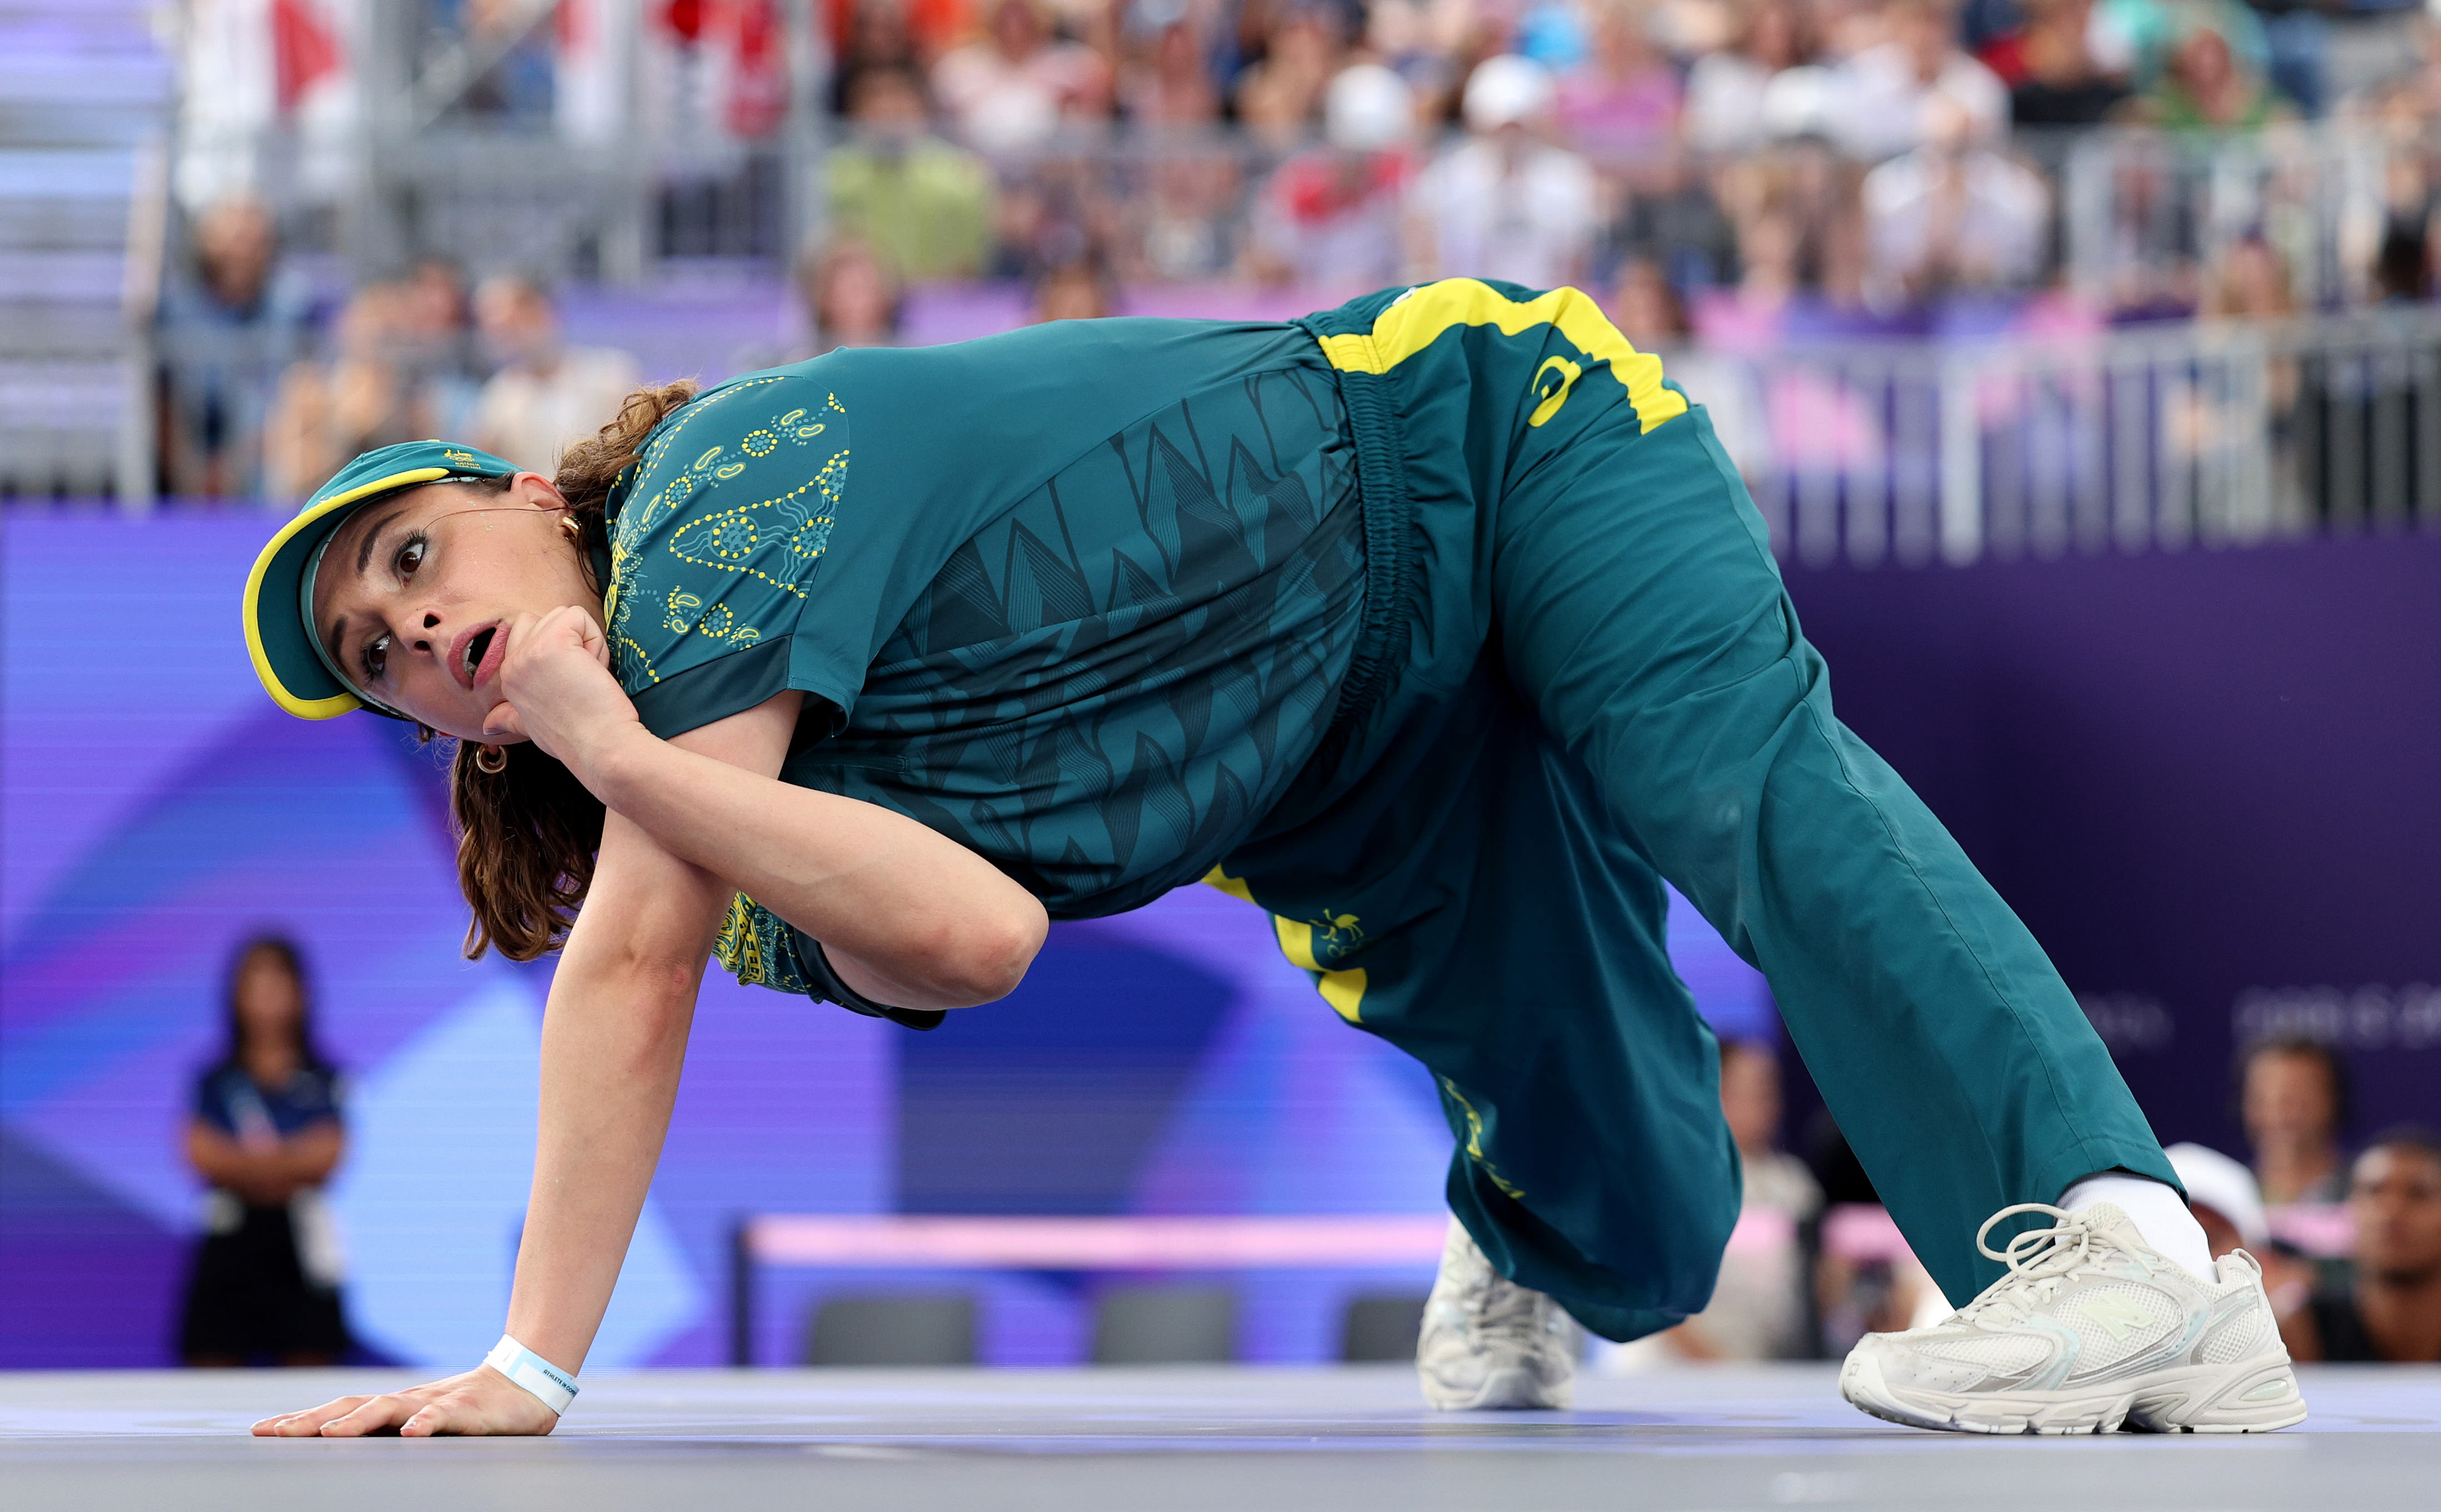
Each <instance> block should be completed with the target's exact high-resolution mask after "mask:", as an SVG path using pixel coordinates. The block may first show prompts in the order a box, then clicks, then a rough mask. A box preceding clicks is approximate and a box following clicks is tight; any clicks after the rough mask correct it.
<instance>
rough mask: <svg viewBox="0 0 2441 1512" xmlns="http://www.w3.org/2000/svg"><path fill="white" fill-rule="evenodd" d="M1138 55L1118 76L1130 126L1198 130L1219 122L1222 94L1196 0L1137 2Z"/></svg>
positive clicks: (1132, 16)
mask: <svg viewBox="0 0 2441 1512" xmlns="http://www.w3.org/2000/svg"><path fill="white" fill-rule="evenodd" d="M1127 22H1128V32H1129V35H1130V38H1131V39H1132V40H1134V41H1135V42H1136V44H1137V46H1136V50H1135V55H1134V56H1133V57H1132V58H1131V59H1130V61H1129V63H1127V64H1125V65H1124V66H1123V67H1122V68H1121V69H1120V72H1119V109H1120V111H1121V113H1122V114H1123V115H1125V116H1126V117H1127V118H1128V119H1129V120H1130V122H1132V123H1134V124H1135V125H1137V126H1140V127H1152V128H1155V129H1161V128H1172V129H1181V128H1184V129H1194V128H1201V127H1206V126H1210V125H1212V124H1213V123H1214V122H1216V121H1218V120H1219V119H1220V118H1221V91H1220V87H1219V86H1218V85H1217V84H1216V83H1215V82H1214V81H1213V78H1212V69H1211V66H1210V64H1209V62H1208V61H1207V59H1206V56H1205V54H1206V51H1207V49H1208V47H1209V42H1208V40H1207V39H1206V37H1205V36H1204V33H1203V27H1202V16H1201V15H1200V14H1199V13H1198V12H1197V9H1196V8H1195V4H1194V0H1135V3H1134V4H1132V5H1130V6H1129V7H1128V8H1127Z"/></svg>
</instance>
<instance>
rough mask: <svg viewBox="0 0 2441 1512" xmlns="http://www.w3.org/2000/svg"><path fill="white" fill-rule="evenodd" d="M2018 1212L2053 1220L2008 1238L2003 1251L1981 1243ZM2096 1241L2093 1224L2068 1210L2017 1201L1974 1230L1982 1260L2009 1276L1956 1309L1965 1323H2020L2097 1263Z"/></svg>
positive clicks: (2044, 1204)
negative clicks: (2002, 1268)
mask: <svg viewBox="0 0 2441 1512" xmlns="http://www.w3.org/2000/svg"><path fill="white" fill-rule="evenodd" d="M2021 1213H2041V1214H2046V1215H2050V1216H2051V1217H2052V1219H2053V1220H2055V1221H2053V1223H2052V1226H2051V1227H2050V1228H2048V1229H2028V1230H2026V1231H2025V1232H2024V1233H2020V1234H2018V1235H2016V1237H2015V1238H2013V1239H2011V1240H2010V1241H2009V1243H2008V1247H2007V1248H2006V1249H2001V1250H1995V1249H1993V1248H1992V1246H1991V1245H1990V1244H1988V1243H1986V1242H1985V1241H1986V1240H1987V1239H1988V1238H1989V1237H1990V1235H1991V1233H1992V1230H1993V1229H1994V1227H1995V1226H1997V1225H1998V1224H2000V1223H2002V1222H2004V1221H2006V1220H2007V1219H2010V1218H2014V1217H2016V1215H2019V1214H2021ZM2095 1238H2096V1235H2095V1233H2094V1228H2093V1224H2092V1223H2091V1222H2090V1221H2088V1219H2086V1218H2085V1217H2083V1216H2082V1215H2078V1214H2074V1213H2070V1212H2069V1211H2068V1210H2067V1209H2066V1208H2055V1207H2052V1205H2051V1204H2050V1203H2048V1202H2019V1203H2016V1204H2015V1205H2014V1206H2011V1207H2005V1208H2002V1209H2001V1210H2000V1211H1999V1212H1998V1213H1995V1214H1993V1215H1991V1216H1990V1217H1988V1218H1985V1219H1984V1220H1983V1226H1982V1227H1981V1228H1980V1229H1978V1230H1976V1231H1975V1248H1976V1250H1977V1251H1978V1252H1980V1253H1981V1254H1983V1255H1985V1256H1986V1257H1988V1258H1990V1259H1994V1260H1998V1261H2001V1262H2003V1263H2004V1264H2006V1265H2007V1266H2008V1268H2009V1273H2008V1274H2007V1275H2005V1276H2002V1277H2001V1278H2000V1279H1999V1280H1998V1281H1995V1282H1993V1283H1992V1285H1990V1286H1989V1287H1984V1288H1983V1294H1982V1295H1981V1296H1980V1297H1978V1298H1976V1299H1975V1300H1974V1301H1973V1302H1970V1303H1968V1304H1967V1305H1965V1306H1963V1307H1961V1308H1960V1309H1958V1317H1959V1318H1960V1319H1961V1320H1962V1321H1963V1322H1967V1323H1978V1324H1982V1325H1986V1326H2000V1327H2006V1326H2007V1325H2009V1324H2011V1323H2018V1322H2021V1321H2023V1320H2024V1319H2025V1318H2027V1317H2028V1316H2030V1315H2031V1314H2032V1313H2033V1312H2034V1309H2035V1308H2036V1307H2038V1306H2040V1305H2042V1304H2043V1303H2045V1302H2048V1301H2050V1300H2051V1298H2052V1295H2053V1294H2055V1293H2056V1292H2057V1291H2058V1290H2059V1289H2060V1287H2062V1286H2063V1285H2065V1284H2066V1283H2067V1282H2068V1281H2070V1279H2072V1278H2073V1277H2074V1276H2076V1275H2077V1274H2078V1273H2079V1272H2080V1271H2082V1270H2084V1269H2086V1268H2087V1267H2088V1266H2089V1265H2092V1264H2095V1263H2096V1262H2097V1260H2098V1258H2099V1257H2098V1256H2097V1255H2096V1254H2095V1252H2094V1251H2095V1248H2096V1246H2095V1242H2094V1241H2095Z"/></svg>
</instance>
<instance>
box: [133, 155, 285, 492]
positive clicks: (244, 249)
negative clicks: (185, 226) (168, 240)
mask: <svg viewBox="0 0 2441 1512" xmlns="http://www.w3.org/2000/svg"><path fill="white" fill-rule="evenodd" d="M309 313H310V300H309V298H308V296H307V293H306V290H305V286H304V280H303V279H300V278H298V276H297V274H296V273H295V272H294V271H292V270H290V269H288V268H285V267H283V266H282V265H281V264H280V237H279V230H278V227H277V225H276V224H275V223H274V221H273V219H272V215H271V209H270V207H268V206H266V205H264V204H263V203H262V201H261V200H258V199H254V198H251V197H240V198H235V199H226V200H223V201H221V202H219V203H218V204H216V205H214V206H212V207H210V208H209V209H208V210H206V211H205V212H204V213H203V214H202V215H201V216H199V217H197V218H196V221H195V224H194V234H193V252H192V261H191V263H190V265H189V266H187V267H184V268H181V269H178V270H176V271H175V272H173V273H172V276H171V277H170V278H169V279H166V280H165V286H164V288H163V289H162V291H161V303H160V308H159V311H158V314H157V315H156V326H155V337H154V339H155V340H156V342H157V343H158V350H159V355H160V361H161V428H160V437H161V441H160V445H161V485H162V488H163V489H164V491H165V492H167V493H169V494H172V495H185V496H187V497H190V498H238V497H245V496H250V495H254V494H255V493H257V492H258V491H259V490H260V489H261V488H262V426H263V420H264V409H265V403H264V402H265V399H266V398H267V396H268V395H269V394H270V392H271V388H272V385H273V384H274V383H275V382H276V381H277V378H278V375H279V373H280V371H281V370H282V369H285V368H286V367H287V366H288V365H289V364H290V363H291V362H293V361H295V360H296V359H297V357H298V354H299V353H300V351H302V349H303V347H304V344H305V335H306V321H307V317H308V315H309Z"/></svg>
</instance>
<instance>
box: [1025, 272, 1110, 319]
mask: <svg viewBox="0 0 2441 1512" xmlns="http://www.w3.org/2000/svg"><path fill="white" fill-rule="evenodd" d="M1116 302H1117V301H1116V298H1115V297H1114V292H1113V291H1112V287H1111V279H1110V274H1109V273H1108V271H1106V270H1105V269H1104V268H1102V267H1101V266H1100V265H1099V264H1098V263H1095V262H1093V261H1076V262H1070V263H1067V264H1064V265H1063V266H1060V267H1056V268H1052V269H1049V270H1048V271H1046V272H1045V273H1044V274H1043V275H1042V277H1041V278H1040V279H1036V280H1035V284H1034V323H1035V324H1036V325H1044V324H1048V323H1049V322H1051V321H1054V320H1099V319H1101V318H1102V317H1103V316H1104V315H1109V314H1110V313H1111V310H1112V306H1113V305H1114V304H1115V303H1116Z"/></svg>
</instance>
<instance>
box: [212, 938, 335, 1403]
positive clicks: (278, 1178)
mask: <svg viewBox="0 0 2441 1512" xmlns="http://www.w3.org/2000/svg"><path fill="white" fill-rule="evenodd" d="M224 1001H225V1022H226V1035H227V1037H226V1043H225V1045H224V1048H223V1050H222V1053H221V1057H220V1059H219V1060H218V1061H216V1062H215V1063H213V1065H212V1066H211V1068H210V1069H209V1070H208V1071H205V1072H204V1074H203V1077H202V1079H201V1081H200V1082H199V1083H198V1085H197V1087H196V1089H195V1109H194V1116H193V1118H192V1119H191V1120H190V1121H189V1123H188V1125H187V1160H188V1161H189V1163H190V1164H191V1165H193V1166H194V1168H195V1171H196V1173H197V1174H198V1175H200V1176H202V1177H203V1179H205V1180H206V1181H207V1182H208V1183H209V1184H210V1187H211V1197H210V1199H209V1201H208V1204H207V1224H206V1230H207V1232H206V1233H205V1237H204V1240H203V1243H202V1244H201V1245H200V1246H199V1247H198V1248H197V1250H196V1251H195V1260H194V1268H193V1269H192V1271H191V1272H190V1276H189V1279H188V1283H187V1295H186V1305H185V1308H184V1319H183V1322H182V1323H181V1325H180V1328H179V1346H178V1354H179V1357H180V1358H181V1359H184V1360H185V1361H186V1362H187V1363H188V1364H190V1365H197V1366H217V1367H227V1366H236V1365H244V1364H249V1363H252V1362H254V1361H256V1360H258V1359H263V1360H268V1361H270V1362H272V1363H275V1364H280V1365H333V1364H336V1363H338V1362H339V1360H340V1359H341V1358H342V1357H343V1356H345V1355H346V1353H347V1350H348V1330H347V1324H346V1323H345V1322H344V1320H343V1317H342V1314H341V1310H340V1299H339V1290H338V1286H339V1281H340V1267H341V1261H340V1255H339V1251H338V1242H337V1231H336V1230H335V1227H334V1226H333V1224H332V1221H331V1217H330V1214H329V1212H328V1210H327V1209H326V1208H325V1207H324V1206H323V1205H322V1201H321V1190H322V1184H323V1183H324V1182H325V1181H327V1180H329V1179H330V1177H331V1173H332V1171H334V1170H335V1169H336V1168H337V1166H338V1163H339V1160H340V1158H341V1156H342V1155H343V1154H345V1152H346V1137H345V1135H344V1134H343V1132H342V1131H341V1129H340V1125H339V1097H338V1077H337V1072H336V1071H334V1070H333V1068H332V1066H331V1063H330V1062H329V1061H328V1060H326V1059H325V1058H324V1057H323V1055H322V1053H321V1051H320V1050H319V1049H318V1048H317V1047H316V1044H315V1042H314V1022H313V1008H312V1003H311V1001H310V999H308V997H307V994H306V991H305V972H304V967H303V963H301V961H300V960H299V958H298V951H297V947H296V946H295V945H292V944H290V943H289V942H288V941H286V940H282V939H280V938H277V937H274V936H265V937H262V938H261V939H256V940H251V941H248V942H247V943H246V944H245V945H244V946H243V947H242V948H241V949H240V950H239V951H238V954H237V959H236V961H235V963H233V965H232V966H231V969H230V971H229V974H228V981H227V988H226V998H225V999H224Z"/></svg>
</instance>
